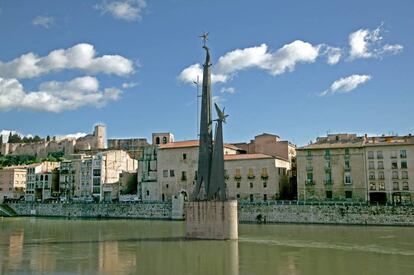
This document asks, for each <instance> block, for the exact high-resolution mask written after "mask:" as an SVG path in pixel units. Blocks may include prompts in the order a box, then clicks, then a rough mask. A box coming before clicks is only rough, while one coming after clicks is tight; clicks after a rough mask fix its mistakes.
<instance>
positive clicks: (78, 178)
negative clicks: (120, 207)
mask: <svg viewBox="0 0 414 275" xmlns="http://www.w3.org/2000/svg"><path fill="white" fill-rule="evenodd" d="M61 165H62V166H61V169H60V190H61V196H63V197H65V198H66V199H68V200H72V199H75V200H87V199H92V198H94V199H95V200H97V201H102V200H103V199H104V198H105V200H107V201H112V200H114V199H116V198H118V194H119V191H120V189H119V183H120V174H122V173H123V172H131V173H136V172H137V169H138V161H137V160H134V159H132V158H131V157H130V156H129V155H128V153H127V152H125V151H123V150H107V151H102V152H99V153H97V154H96V155H93V156H88V155H85V154H78V155H72V156H70V158H68V159H66V160H64V161H62V162H61Z"/></svg>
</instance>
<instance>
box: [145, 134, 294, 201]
mask: <svg viewBox="0 0 414 275" xmlns="http://www.w3.org/2000/svg"><path fill="white" fill-rule="evenodd" d="M198 144H199V142H198V140H189V141H179V142H170V143H166V144H161V145H159V146H158V147H153V149H152V150H149V149H148V150H147V152H146V154H144V156H143V159H141V160H140V162H139V170H138V192H139V194H140V196H141V198H142V200H144V201H166V200H171V199H172V197H175V196H178V195H179V194H183V195H184V197H187V198H188V196H189V195H190V194H191V193H192V192H193V188H194V186H195V183H196V180H197V166H198ZM242 152H243V150H240V149H239V148H237V147H236V146H234V145H231V144H225V145H224V154H225V169H226V175H227V176H226V185H227V196H228V197H229V198H237V199H241V200H252V201H253V200H268V199H275V198H277V197H278V196H279V186H280V184H281V181H282V177H283V176H286V177H287V174H288V172H287V171H288V169H290V164H289V162H288V161H287V160H283V159H277V158H275V157H273V156H270V155H265V154H240V153H242Z"/></svg>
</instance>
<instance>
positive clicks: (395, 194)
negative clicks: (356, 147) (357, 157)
mask: <svg viewBox="0 0 414 275" xmlns="http://www.w3.org/2000/svg"><path fill="white" fill-rule="evenodd" d="M364 148H365V167H366V175H365V176H366V178H367V179H366V180H367V183H368V186H367V190H368V200H369V201H371V202H380V203H384V202H392V203H395V204H399V203H404V202H411V201H413V200H414V137H413V136H411V135H408V136H380V137H368V136H365V138H364Z"/></svg>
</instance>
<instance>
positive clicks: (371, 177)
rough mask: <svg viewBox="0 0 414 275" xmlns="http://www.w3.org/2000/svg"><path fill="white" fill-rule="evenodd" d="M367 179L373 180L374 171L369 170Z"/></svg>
mask: <svg viewBox="0 0 414 275" xmlns="http://www.w3.org/2000/svg"><path fill="white" fill-rule="evenodd" d="M369 179H370V180H375V172H374V171H371V172H369Z"/></svg>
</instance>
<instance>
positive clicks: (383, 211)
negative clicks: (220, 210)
mask: <svg viewBox="0 0 414 275" xmlns="http://www.w3.org/2000/svg"><path fill="white" fill-rule="evenodd" d="M259 215H260V216H259ZM258 217H261V220H262V221H263V222H264V221H266V222H275V223H317V224H361V225H411V226H414V207H413V206H373V205H372V206H371V205H342V204H336V205H296V204H292V205H239V221H242V222H257V221H258Z"/></svg>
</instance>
